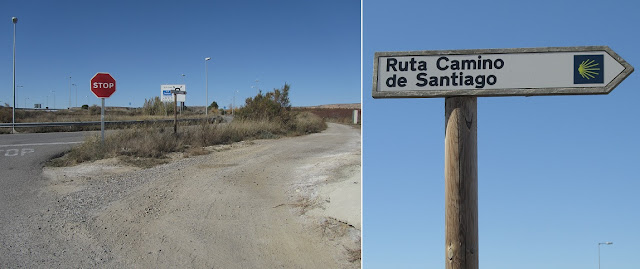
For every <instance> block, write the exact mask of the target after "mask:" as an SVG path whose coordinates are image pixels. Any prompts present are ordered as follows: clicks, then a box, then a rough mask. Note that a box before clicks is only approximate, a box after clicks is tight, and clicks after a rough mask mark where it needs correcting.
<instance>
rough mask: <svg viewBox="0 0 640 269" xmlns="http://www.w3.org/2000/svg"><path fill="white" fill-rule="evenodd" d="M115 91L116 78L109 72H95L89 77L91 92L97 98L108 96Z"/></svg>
mask: <svg viewBox="0 0 640 269" xmlns="http://www.w3.org/2000/svg"><path fill="white" fill-rule="evenodd" d="M115 91H116V80H115V79H113V77H112V76H111V75H109V73H97V74H96V75H95V76H93V78H91V92H93V94H95V95H96V96H97V97H98V98H109V96H111V95H112V94H113V93H114V92H115Z"/></svg>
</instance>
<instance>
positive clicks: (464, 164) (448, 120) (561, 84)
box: [371, 46, 633, 269]
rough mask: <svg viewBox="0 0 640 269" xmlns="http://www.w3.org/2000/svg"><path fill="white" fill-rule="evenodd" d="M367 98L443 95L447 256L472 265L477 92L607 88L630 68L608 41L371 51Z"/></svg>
mask: <svg viewBox="0 0 640 269" xmlns="http://www.w3.org/2000/svg"><path fill="white" fill-rule="evenodd" d="M374 58H375V59H374V63H373V89H372V94H371V95H372V97H373V98H435V97H444V98H445V143H444V148H445V150H444V155H445V163H444V177H445V257H446V258H445V260H446V268H447V269H461V268H464V269H477V268H478V266H479V264H478V260H479V259H478V251H479V250H478V145H477V143H478V135H477V130H478V122H477V119H478V115H477V114H478V113H477V97H479V96H533V95H583V94H608V93H609V92H611V91H612V90H613V89H614V88H615V87H616V86H618V84H620V83H621V82H622V81H623V80H624V79H625V78H627V77H628V76H629V75H630V74H631V73H632V72H633V67H632V66H631V65H629V64H628V63H627V62H626V61H624V60H623V59H622V58H621V57H620V56H618V54H616V53H615V52H613V50H611V49H610V48H609V47H607V46H593V47H556V48H524V49H481V50H444V51H408V52H376V53H375V56H374Z"/></svg>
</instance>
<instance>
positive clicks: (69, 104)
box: [69, 76, 71, 109]
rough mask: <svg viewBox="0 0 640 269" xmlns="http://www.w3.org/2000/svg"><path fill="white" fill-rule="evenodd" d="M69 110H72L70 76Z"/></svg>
mask: <svg viewBox="0 0 640 269" xmlns="http://www.w3.org/2000/svg"><path fill="white" fill-rule="evenodd" d="M69 109H71V76H69Z"/></svg>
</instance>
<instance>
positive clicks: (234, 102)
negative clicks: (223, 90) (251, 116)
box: [231, 90, 240, 116]
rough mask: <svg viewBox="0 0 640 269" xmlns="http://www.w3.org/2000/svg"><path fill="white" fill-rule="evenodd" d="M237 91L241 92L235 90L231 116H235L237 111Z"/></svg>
mask: <svg viewBox="0 0 640 269" xmlns="http://www.w3.org/2000/svg"><path fill="white" fill-rule="evenodd" d="M236 93H240V91H238V90H236V91H234V92H233V106H231V116H235V115H236V113H235V111H236Z"/></svg>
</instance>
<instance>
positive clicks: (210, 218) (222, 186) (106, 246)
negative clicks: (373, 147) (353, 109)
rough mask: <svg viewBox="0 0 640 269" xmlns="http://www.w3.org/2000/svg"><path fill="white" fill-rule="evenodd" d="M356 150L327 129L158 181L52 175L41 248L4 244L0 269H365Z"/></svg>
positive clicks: (261, 144) (344, 132)
mask: <svg viewBox="0 0 640 269" xmlns="http://www.w3.org/2000/svg"><path fill="white" fill-rule="evenodd" d="M360 144H361V137H360V131H359V130H357V129H353V128H352V127H349V126H345V125H339V124H329V128H328V129H327V130H326V131H324V132H322V133H319V134H312V135H307V136H301V137H294V138H282V139H278V140H256V141H250V142H241V143H236V144H233V145H224V146H215V147H210V148H209V150H210V151H212V153H210V154H208V155H202V156H195V157H188V158H183V157H182V156H173V158H174V161H172V162H170V163H168V164H165V165H161V166H158V167H155V168H150V169H138V168H132V167H126V166H122V165H120V164H118V162H117V161H116V160H103V161H99V162H95V163H91V164H82V165H79V166H75V167H68V168H44V172H43V174H44V178H45V179H44V180H43V181H44V183H43V184H42V188H41V189H40V190H38V195H37V197H38V201H39V202H38V205H39V206H41V209H40V210H38V211H37V212H34V213H33V214H31V215H30V216H29V218H28V219H29V221H28V222H25V225H26V227H23V229H22V230H21V232H23V233H24V232H26V233H29V234H30V236H29V237H28V238H30V239H32V240H34V241H29V242H26V241H24V240H22V241H21V240H16V241H13V242H12V241H11V240H5V241H6V242H9V243H8V244H9V245H10V246H2V248H0V250H2V252H1V253H0V254H2V256H0V268H19V267H24V268H51V267H64V268H86V267H107V268H114V267H119V268H122V267H125V268H360V260H359V258H360V225H361V224H360V189H361V188H360V184H361V182H360V173H361V172H360V171H361V169H360V165H361V161H360V160H361V159H360V154H361V151H360ZM18 237H19V236H18ZM23 237H24V236H23ZM5 241H3V242H5ZM11 244H13V245H11Z"/></svg>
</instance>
